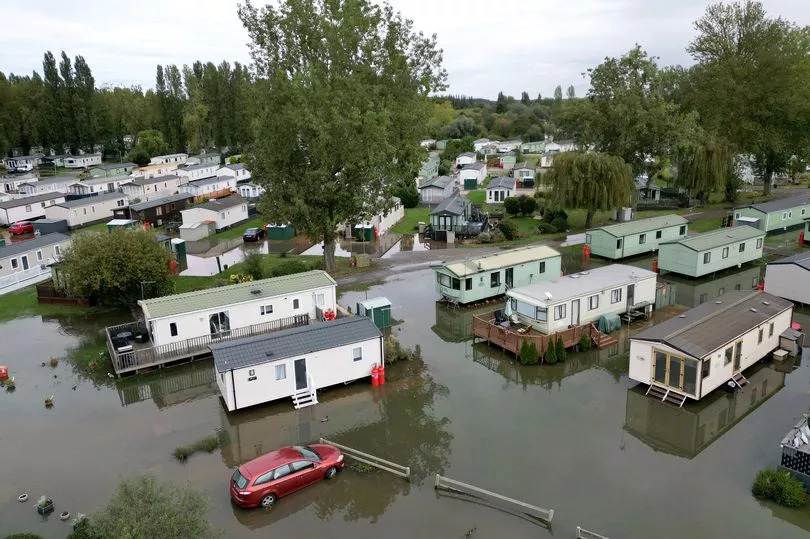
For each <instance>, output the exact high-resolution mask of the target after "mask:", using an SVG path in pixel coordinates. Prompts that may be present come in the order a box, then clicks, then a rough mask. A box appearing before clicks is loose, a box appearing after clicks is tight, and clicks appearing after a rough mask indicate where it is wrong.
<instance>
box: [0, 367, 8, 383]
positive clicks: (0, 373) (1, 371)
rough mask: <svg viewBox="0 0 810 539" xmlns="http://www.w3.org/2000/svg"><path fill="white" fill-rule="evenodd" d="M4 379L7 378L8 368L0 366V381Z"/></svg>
mask: <svg viewBox="0 0 810 539" xmlns="http://www.w3.org/2000/svg"><path fill="white" fill-rule="evenodd" d="M6 378H8V367H6V366H5V365H0V380H5V379H6Z"/></svg>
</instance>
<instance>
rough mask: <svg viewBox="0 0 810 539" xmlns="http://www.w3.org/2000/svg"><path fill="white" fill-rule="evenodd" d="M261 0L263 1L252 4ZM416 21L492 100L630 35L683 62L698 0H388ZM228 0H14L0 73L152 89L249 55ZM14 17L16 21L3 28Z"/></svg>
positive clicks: (792, 3) (793, 5)
mask: <svg viewBox="0 0 810 539" xmlns="http://www.w3.org/2000/svg"><path fill="white" fill-rule="evenodd" d="M255 3H256V4H259V3H260V2H259V1H256V2H255ZM391 3H392V5H393V6H394V7H395V8H397V9H399V10H400V11H401V12H402V13H403V14H404V15H405V16H406V17H408V18H410V19H413V20H414V22H415V26H416V28H417V29H419V30H422V31H424V32H425V33H434V32H435V33H436V34H438V38H439V45H440V46H441V47H442V48H443V49H444V66H445V68H446V69H447V72H448V74H449V84H450V88H449V90H448V91H449V92H451V93H454V94H466V95H474V96H477V97H488V98H494V97H495V96H496V95H497V93H498V91H499V90H503V91H504V92H505V93H507V94H509V95H514V96H516V97H519V96H520V92H521V91H522V90H527V91H528V92H529V94H530V95H531V96H532V97H535V96H536V95H537V93H538V92H540V93H542V94H543V95H550V94H551V93H552V92H553V90H554V87H555V86H556V85H557V84H560V85H562V86H563V89H565V87H567V85H569V84H573V85H574V86H575V88H576V90H577V95H583V93H584V92H585V90H586V89H587V83H586V81H585V80H584V79H583V78H582V72H583V71H585V70H586V69H587V68H589V67H593V66H594V65H596V64H598V63H599V62H600V61H601V60H602V59H603V58H604V57H605V56H618V55H620V54H622V53H624V52H626V51H627V50H629V49H630V48H632V47H633V45H634V44H635V43H639V44H641V45H642V46H643V47H644V48H645V49H646V50H647V51H648V52H649V53H651V54H653V55H656V56H659V57H660V59H661V60H660V62H661V64H688V63H690V58H689V56H688V55H687V54H686V52H685V50H684V49H685V47H686V45H687V43H688V42H689V41H690V39H691V38H692V37H693V35H694V29H693V26H692V23H693V21H694V20H695V19H696V18H698V17H699V16H700V15H701V14H702V13H703V11H704V10H705V8H706V6H707V5H708V4H709V2H707V1H705V0H704V1H701V0H676V1H674V2H673V1H671V0H568V1H562V2H561V1H559V0H557V1H550V0H498V1H495V2H493V1H492V0H391ZM763 3H764V4H765V7H766V9H767V10H768V12H769V13H770V14H772V15H779V16H782V17H784V18H786V19H789V20H792V21H795V22H797V23H799V24H802V25H810V1H808V0H764V2H763ZM236 5H237V2H236V1H232V0H136V1H132V0H127V1H120V0H82V1H75V0H38V1H36V2H7V3H6V5H5V6H4V9H3V13H4V17H3V19H4V20H5V21H6V23H7V24H5V25H4V27H3V30H2V32H0V71H3V72H4V73H7V74H8V73H10V72H13V73H17V74H30V73H31V72H32V71H33V70H37V71H39V72H40V74H41V72H42V54H43V53H44V52H45V51H46V50H51V51H53V53H54V55H55V56H57V57H58V56H59V53H60V51H62V50H64V51H65V52H67V53H68V55H70V56H71V57H74V56H76V55H77V54H81V55H83V56H84V57H85V59H86V60H87V62H88V63H89V64H90V67H91V68H92V70H93V74H94V76H95V78H96V84H97V85H99V86H101V85H104V84H114V85H135V84H138V85H141V86H142V87H144V88H147V87H152V86H154V81H155V66H156V65H157V64H170V63H174V64H178V65H182V64H190V63H192V62H193V61H194V60H196V59H200V60H202V61H214V62H215V63H219V62H220V61H222V60H229V61H231V62H233V61H241V62H249V55H248V49H247V46H246V42H247V34H246V32H245V30H244V29H243V27H242V25H241V23H240V21H239V18H238V16H237V14H236ZM9 21H14V23H13V24H8V22H9Z"/></svg>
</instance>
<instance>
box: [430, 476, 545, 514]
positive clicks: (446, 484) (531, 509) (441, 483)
mask: <svg viewBox="0 0 810 539" xmlns="http://www.w3.org/2000/svg"><path fill="white" fill-rule="evenodd" d="M434 488H436V489H443V490H451V491H454V492H460V493H461V494H466V495H467V496H472V497H474V498H480V499H483V500H486V501H488V502H494V503H496V504H498V505H503V506H504V508H505V509H509V510H510V511H516V512H517V513H520V514H522V515H526V516H529V517H531V518H533V519H536V520H539V521H541V522H543V523H545V524H551V519H552V518H554V510H553V509H543V508H542V507H537V506H536V505H531V504H528V503H526V502H522V501H520V500H516V499H514V498H508V497H506V496H503V495H501V494H497V493H495V492H492V491H489V490H484V489H482V488H478V487H475V486H473V485H468V484H467V483H462V482H461V481H456V480H455V479H450V478H449V477H444V476H442V475H439V474H436V483H435V485H434Z"/></svg>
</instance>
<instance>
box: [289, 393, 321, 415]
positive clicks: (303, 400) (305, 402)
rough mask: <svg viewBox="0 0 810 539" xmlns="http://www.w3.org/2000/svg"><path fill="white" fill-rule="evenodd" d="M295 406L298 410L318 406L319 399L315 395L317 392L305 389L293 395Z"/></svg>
mask: <svg viewBox="0 0 810 539" xmlns="http://www.w3.org/2000/svg"><path fill="white" fill-rule="evenodd" d="M292 401H293V406H294V407H295V409H296V410H298V409H300V408H305V407H307V406H312V405H315V404H318V397H317V395H316V394H315V391H311V390H309V389H303V390H301V391H298V392H296V393H293V396H292Z"/></svg>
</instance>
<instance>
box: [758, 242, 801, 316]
mask: <svg viewBox="0 0 810 539" xmlns="http://www.w3.org/2000/svg"><path fill="white" fill-rule="evenodd" d="M765 292H768V293H769V294H773V295H774V296H779V297H780V298H785V299H789V300H791V301H795V302H796V303H801V304H803V305H810V253H799V254H795V255H793V256H789V257H787V258H782V259H779V260H776V261H774V262H770V263H768V265H767V266H766V267H765Z"/></svg>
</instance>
